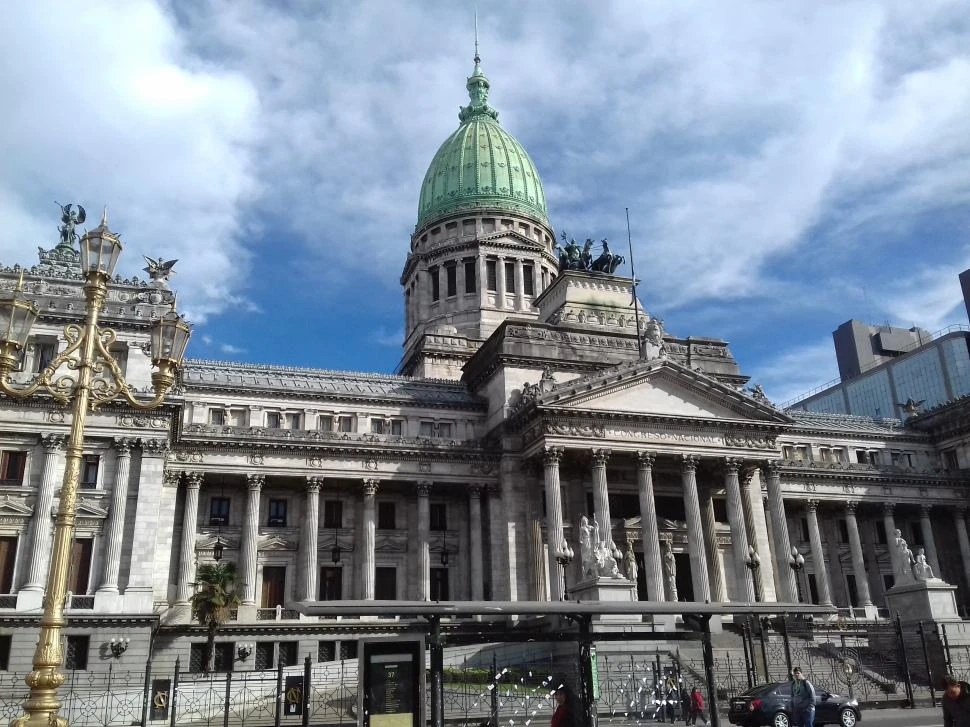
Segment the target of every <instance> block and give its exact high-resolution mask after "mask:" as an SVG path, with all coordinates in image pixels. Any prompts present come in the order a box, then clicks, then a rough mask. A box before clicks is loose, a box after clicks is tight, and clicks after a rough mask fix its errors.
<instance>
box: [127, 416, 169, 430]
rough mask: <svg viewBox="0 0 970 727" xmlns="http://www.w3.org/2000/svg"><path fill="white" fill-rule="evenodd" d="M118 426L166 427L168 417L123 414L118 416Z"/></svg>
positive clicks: (130, 427) (138, 427) (139, 427)
mask: <svg viewBox="0 0 970 727" xmlns="http://www.w3.org/2000/svg"><path fill="white" fill-rule="evenodd" d="M118 426H119V427H127V428H129V429H133V428H137V429H165V428H166V427H168V419H167V418H166V417H160V416H149V415H146V414H121V415H119V416H118Z"/></svg>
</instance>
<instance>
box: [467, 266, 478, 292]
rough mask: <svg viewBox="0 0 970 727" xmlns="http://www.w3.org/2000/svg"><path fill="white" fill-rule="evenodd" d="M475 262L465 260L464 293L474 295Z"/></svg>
mask: <svg viewBox="0 0 970 727" xmlns="http://www.w3.org/2000/svg"><path fill="white" fill-rule="evenodd" d="M475 268H476V265H475V261H474V260H466V261H465V292H466V293H474V292H475V291H476V290H477V286H476V285H475Z"/></svg>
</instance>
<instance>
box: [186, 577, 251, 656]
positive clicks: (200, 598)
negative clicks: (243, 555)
mask: <svg viewBox="0 0 970 727" xmlns="http://www.w3.org/2000/svg"><path fill="white" fill-rule="evenodd" d="M235 581H236V566H235V564H233V563H222V562H220V563H206V564H204V565H202V566H199V572H198V573H197V574H196V585H197V587H198V589H197V590H196V592H195V594H194V595H193V596H192V615H193V616H194V617H195V619H196V620H197V621H198V622H199V623H200V624H202V625H203V626H205V627H206V628H207V629H208V639H207V641H206V653H205V666H204V667H203V672H204V673H206V674H209V673H211V672H212V671H213V670H214V669H215V657H216V633H217V632H218V631H219V627H220V626H221V625H222V624H224V623H225V622H226V621H228V620H229V618H230V616H231V615H232V612H233V611H234V610H235V609H236V608H238V607H239V596H237V595H236V593H235V591H234V590H233V585H234V584H235Z"/></svg>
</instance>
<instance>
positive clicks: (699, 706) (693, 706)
mask: <svg viewBox="0 0 970 727" xmlns="http://www.w3.org/2000/svg"><path fill="white" fill-rule="evenodd" d="M698 718H700V719H701V721H702V722H703V723H704V724H707V717H705V716H704V695H703V694H701V690H700V689H698V688H697V687H694V688H693V689H692V690H691V692H690V714H689V715H688V716H687V724H697V719H698Z"/></svg>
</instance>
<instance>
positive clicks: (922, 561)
mask: <svg viewBox="0 0 970 727" xmlns="http://www.w3.org/2000/svg"><path fill="white" fill-rule="evenodd" d="M913 576H914V577H915V578H916V580H918V581H928V580H930V579H931V578H933V577H934V575H933V566H931V565H930V564H929V563H927V562H926V553H925V552H924V551H923V549H922V548H917V549H916V559H915V561H914V562H913Z"/></svg>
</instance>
